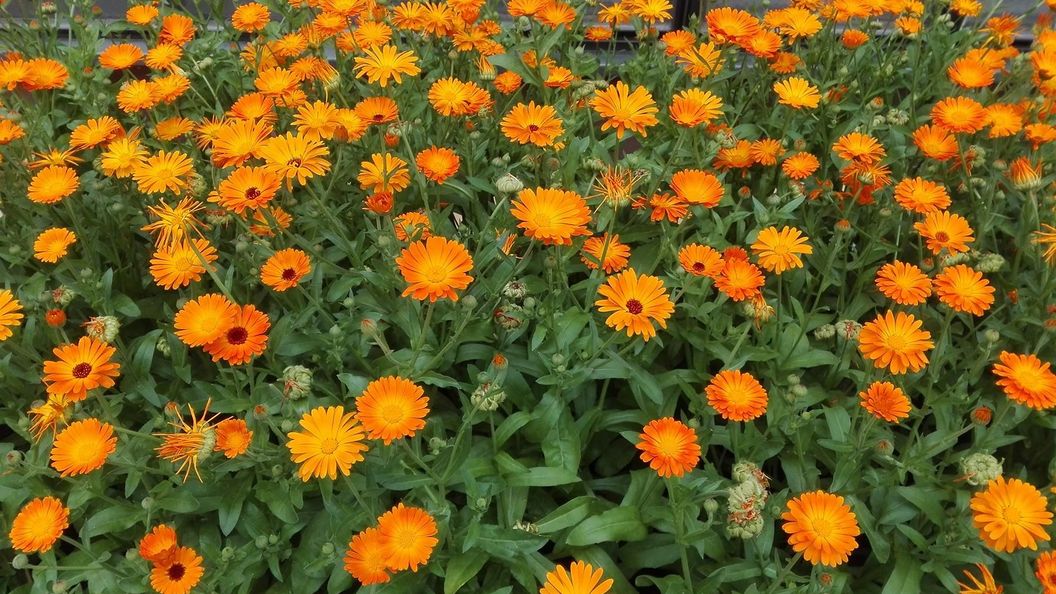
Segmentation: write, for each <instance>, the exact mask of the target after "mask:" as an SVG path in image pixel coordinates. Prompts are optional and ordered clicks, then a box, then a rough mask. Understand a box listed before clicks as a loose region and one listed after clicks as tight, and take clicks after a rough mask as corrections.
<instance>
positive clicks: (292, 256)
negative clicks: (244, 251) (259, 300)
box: [260, 248, 312, 293]
mask: <svg viewBox="0 0 1056 594" xmlns="http://www.w3.org/2000/svg"><path fill="white" fill-rule="evenodd" d="M311 271H312V264H311V260H309V258H308V254H306V253H304V252H303V251H301V250H298V249H294V248H287V249H284V250H279V251H277V252H275V253H274V254H272V255H271V257H270V258H268V260H267V262H265V263H264V265H263V266H261V267H260V282H262V283H264V284H265V285H267V286H268V287H271V288H272V290H274V291H275V292H277V293H281V292H283V291H286V290H288V289H291V288H293V287H296V286H297V285H298V283H300V282H301V279H303V278H304V277H305V276H306V275H307V274H308V273H309V272H311Z"/></svg>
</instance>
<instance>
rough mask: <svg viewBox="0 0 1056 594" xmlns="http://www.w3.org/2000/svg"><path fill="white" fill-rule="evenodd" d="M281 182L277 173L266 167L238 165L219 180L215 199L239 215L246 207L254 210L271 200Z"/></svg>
mask: <svg viewBox="0 0 1056 594" xmlns="http://www.w3.org/2000/svg"><path fill="white" fill-rule="evenodd" d="M281 184H282V180H281V178H280V177H279V176H278V174H276V173H275V172H273V171H272V170H271V169H268V168H267V167H239V168H238V169H235V170H234V171H232V172H231V175H229V176H227V179H225V180H223V181H221V182H220V185H219V186H218V187H217V191H216V195H215V200H216V202H218V203H219V204H220V206H222V207H224V208H226V209H228V210H230V211H232V212H234V213H235V214H238V215H241V214H243V213H244V212H245V211H246V209H250V210H256V209H259V208H262V207H264V206H265V205H267V204H268V203H269V202H271V200H272V199H273V198H274V197H275V195H276V194H277V193H278V191H279V187H280V186H281Z"/></svg>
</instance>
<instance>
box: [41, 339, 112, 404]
mask: <svg viewBox="0 0 1056 594" xmlns="http://www.w3.org/2000/svg"><path fill="white" fill-rule="evenodd" d="M116 352H117V349H115V348H114V347H112V346H110V345H108V344H106V343H105V342H102V341H99V340H96V339H94V338H91V337H88V336H83V337H81V340H80V341H78V342H77V344H64V345H60V346H57V347H55V348H54V349H53V350H52V353H53V354H54V355H55V357H56V358H57V359H58V360H57V361H45V362H44V377H43V378H42V381H43V382H44V385H45V386H47V389H48V394H64V395H65V396H66V397H67V398H68V399H69V400H71V401H73V402H77V401H80V400H84V399H85V398H87V397H88V391H89V390H94V389H96V388H100V387H101V388H112V387H113V386H114V383H115V382H114V378H116V377H118V376H119V375H120V373H119V371H118V370H119V369H120V368H121V366H120V365H119V364H117V363H112V362H111V361H110V358H111V357H113V356H114V353H116Z"/></svg>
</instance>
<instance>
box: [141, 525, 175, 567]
mask: <svg viewBox="0 0 1056 594" xmlns="http://www.w3.org/2000/svg"><path fill="white" fill-rule="evenodd" d="M176 547H177V542H176V531H175V530H174V529H173V528H172V526H169V525H167V524H159V525H157V526H155V527H154V528H153V529H152V530H151V531H150V532H148V533H147V534H146V535H145V536H144V537H143V538H141V539H139V556H140V557H142V558H144V559H146V560H147V561H150V562H151V563H164V562H165V561H167V560H168V559H169V558H170V557H171V556H172V554H173V553H175V552H176Z"/></svg>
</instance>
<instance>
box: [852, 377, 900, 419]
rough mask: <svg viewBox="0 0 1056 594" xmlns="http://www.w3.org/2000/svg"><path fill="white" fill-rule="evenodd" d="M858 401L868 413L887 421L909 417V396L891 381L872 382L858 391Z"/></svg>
mask: <svg viewBox="0 0 1056 594" xmlns="http://www.w3.org/2000/svg"><path fill="white" fill-rule="evenodd" d="M858 398H859V403H860V404H861V405H862V408H864V409H865V410H867V411H869V414H871V415H873V416H874V417H876V418H878V419H880V420H881V421H887V422H888V423H897V422H899V421H900V420H902V419H905V418H908V417H909V411H910V409H911V408H912V407H911V406H910V402H909V398H907V397H906V393H905V392H903V391H902V389H901V388H899V387H898V386H896V385H894V384H892V383H891V382H873V383H872V384H870V385H869V387H868V388H866V389H865V390H864V391H862V392H859V393H858Z"/></svg>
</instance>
